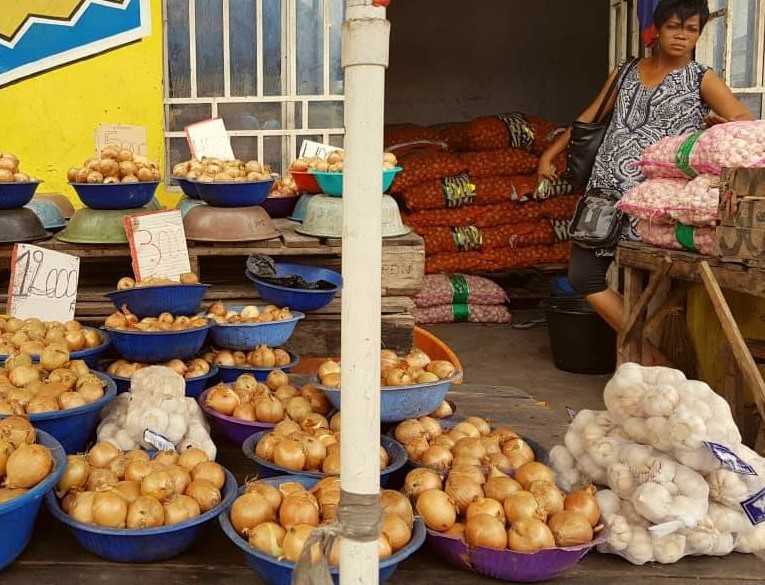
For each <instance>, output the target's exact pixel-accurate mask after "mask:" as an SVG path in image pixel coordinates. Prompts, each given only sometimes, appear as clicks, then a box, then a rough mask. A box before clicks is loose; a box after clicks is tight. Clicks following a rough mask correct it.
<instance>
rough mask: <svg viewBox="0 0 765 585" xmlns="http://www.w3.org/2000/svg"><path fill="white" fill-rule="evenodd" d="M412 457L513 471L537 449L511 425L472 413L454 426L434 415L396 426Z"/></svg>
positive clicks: (441, 466)
mask: <svg viewBox="0 0 765 585" xmlns="http://www.w3.org/2000/svg"><path fill="white" fill-rule="evenodd" d="M394 436H395V438H396V440H397V441H398V442H399V443H401V444H402V445H403V446H404V449H406V452H407V454H408V455H409V459H411V460H412V461H416V462H417V463H419V464H421V465H423V466H425V467H430V468H432V469H437V470H442V471H443V470H447V469H451V468H452V467H456V466H460V465H474V466H485V467H489V466H494V467H497V468H498V469H499V470H500V471H502V472H503V473H512V472H513V471H514V470H516V469H518V468H519V467H521V466H522V465H524V464H526V463H529V462H530V461H534V451H533V450H532V449H531V447H530V446H529V444H528V443H527V442H526V441H524V440H523V438H521V437H519V436H518V434H517V433H516V432H515V431H513V430H512V429H509V428H506V427H497V428H492V427H491V425H490V424H489V421H487V420H486V419H483V418H481V417H478V416H469V417H467V418H466V419H465V420H463V421H460V422H458V423H457V424H455V425H454V426H451V427H444V426H442V424H441V423H440V422H439V421H438V420H436V419H435V418H433V417H431V416H423V417H420V418H419V419H407V420H405V421H402V422H400V423H399V424H398V425H397V426H396V429H395V430H394Z"/></svg>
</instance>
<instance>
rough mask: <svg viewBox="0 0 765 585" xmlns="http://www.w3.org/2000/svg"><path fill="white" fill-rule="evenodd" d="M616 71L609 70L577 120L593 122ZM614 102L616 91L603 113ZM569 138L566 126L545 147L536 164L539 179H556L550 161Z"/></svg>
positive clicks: (569, 129) (551, 161) (604, 113)
mask: <svg viewBox="0 0 765 585" xmlns="http://www.w3.org/2000/svg"><path fill="white" fill-rule="evenodd" d="M618 73H619V70H618V69H614V70H613V71H612V72H611V74H610V75H609V76H608V79H607V80H606V82H605V84H604V85H603V87H602V88H601V90H600V93H599V94H598V97H596V98H595V101H593V102H592V103H591V104H590V105H589V107H588V108H587V109H586V110H585V111H584V112H582V113H581V114H580V115H579V117H578V118H577V121H579V122H593V121H594V120H595V114H597V113H598V108H599V107H600V104H601V103H602V102H603V100H604V99H605V97H606V94H607V93H608V89H609V88H610V87H611V84H612V83H613V81H614V79H615V78H616V76H617V74H618ZM615 103H616V92H614V93H613V94H612V95H611V97H610V99H609V100H608V103H607V104H606V107H605V109H604V110H603V115H608V114H610V113H611V112H612V111H613V109H614V104H615ZM570 140H571V128H567V129H566V131H565V132H564V133H563V134H561V135H560V136H558V138H556V139H555V141H554V142H553V143H552V144H550V146H548V147H547V150H545V151H544V153H543V154H542V156H541V157H539V164H538V165H537V174H538V175H539V178H540V179H542V178H545V179H550V180H554V179H557V174H556V172H555V171H554V170H553V166H552V163H553V160H555V157H557V156H558V155H559V154H560V153H561V152H563V151H564V150H566V147H567V146H568V143H569V141H570Z"/></svg>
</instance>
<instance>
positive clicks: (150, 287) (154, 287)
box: [104, 282, 212, 298]
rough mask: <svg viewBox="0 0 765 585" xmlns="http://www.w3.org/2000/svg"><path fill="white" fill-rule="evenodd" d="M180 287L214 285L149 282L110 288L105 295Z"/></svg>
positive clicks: (205, 287) (207, 286)
mask: <svg viewBox="0 0 765 585" xmlns="http://www.w3.org/2000/svg"><path fill="white" fill-rule="evenodd" d="M178 287H184V288H187V289H188V288H204V289H205V290H206V289H208V288H210V287H212V285H211V284H204V283H202V282H195V283H191V284H184V283H182V282H179V283H177V284H149V285H146V286H134V287H132V288H124V289H122V290H119V289H116V290H110V291H109V292H105V293H104V296H107V297H109V298H112V297H113V296H114V295H118V294H130V293H132V292H133V291H138V290H140V291H146V290H149V291H156V290H159V289H166V288H168V289H177V288H178Z"/></svg>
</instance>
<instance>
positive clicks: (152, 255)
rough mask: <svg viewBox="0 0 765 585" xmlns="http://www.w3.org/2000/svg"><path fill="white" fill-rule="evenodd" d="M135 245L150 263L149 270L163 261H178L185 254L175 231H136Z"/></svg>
mask: <svg viewBox="0 0 765 585" xmlns="http://www.w3.org/2000/svg"><path fill="white" fill-rule="evenodd" d="M134 234H135V244H136V247H138V248H140V249H141V251H142V254H145V257H146V259H147V260H148V261H149V262H150V266H149V267H148V268H149V270H151V269H153V268H154V267H155V266H157V265H158V264H160V263H161V262H162V261H163V260H166V259H169V260H176V259H178V258H179V257H181V256H182V255H183V254H184V250H183V246H182V245H181V243H180V241H179V235H178V233H177V232H176V231H174V230H155V231H154V232H151V231H149V230H147V229H138V230H135V232H134Z"/></svg>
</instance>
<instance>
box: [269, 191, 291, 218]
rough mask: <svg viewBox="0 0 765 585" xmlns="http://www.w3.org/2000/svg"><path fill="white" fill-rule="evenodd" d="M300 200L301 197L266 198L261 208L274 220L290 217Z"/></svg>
mask: <svg viewBox="0 0 765 585" xmlns="http://www.w3.org/2000/svg"><path fill="white" fill-rule="evenodd" d="M298 199H300V195H290V196H286V197H285V196H282V197H266V199H264V200H263V202H262V203H261V204H260V206H261V207H262V208H263V209H265V210H266V211H267V212H268V215H270V216H271V217H273V218H276V217H288V216H289V215H290V214H291V213H292V210H293V209H295V205H296V204H297V202H298Z"/></svg>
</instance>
